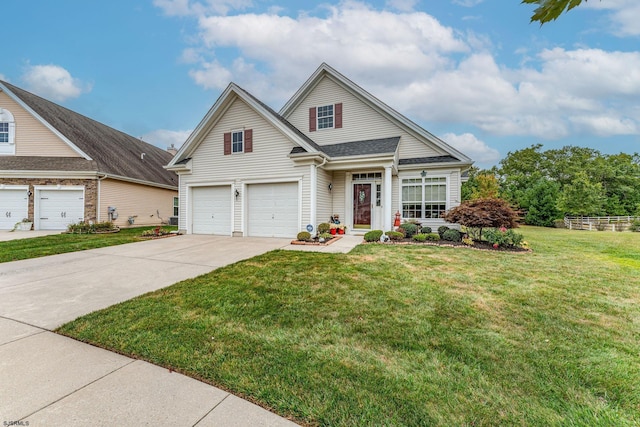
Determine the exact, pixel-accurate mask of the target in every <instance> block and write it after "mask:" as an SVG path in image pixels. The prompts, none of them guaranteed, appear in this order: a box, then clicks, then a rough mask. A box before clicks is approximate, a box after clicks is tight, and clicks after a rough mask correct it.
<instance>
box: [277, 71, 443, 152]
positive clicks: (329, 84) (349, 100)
mask: <svg viewBox="0 0 640 427" xmlns="http://www.w3.org/2000/svg"><path fill="white" fill-rule="evenodd" d="M340 102H341V103H342V128H341V129H319V130H317V131H315V132H309V108H311V107H318V106H322V105H329V104H337V103H340ZM287 120H289V122H291V124H293V125H294V126H296V127H297V128H298V129H300V130H301V131H302V132H304V133H305V134H306V135H307V136H309V137H310V138H311V139H313V140H314V141H315V142H316V143H318V144H319V145H327V144H336V143H341V142H350V141H363V140H367V139H378V138H387V137H395V136H400V148H399V154H400V158H401V159H408V158H414V157H430V156H440V155H445V154H447V153H445V152H443V151H442V150H440V149H438V148H437V147H435V146H433V145H431V144H429V145H427V144H425V143H424V142H422V141H420V140H418V139H417V138H416V137H415V136H414V135H412V134H410V133H409V132H407V131H406V130H404V129H403V128H401V127H399V126H397V125H396V124H394V123H393V122H392V121H390V120H389V119H387V118H385V116H383V115H381V114H380V113H379V112H377V111H376V110H374V109H373V108H371V107H369V106H368V105H367V104H365V103H364V102H363V101H361V100H360V99H359V98H357V97H356V96H355V95H353V94H352V93H351V92H349V91H347V90H346V89H344V88H343V87H342V86H341V85H340V84H338V83H336V82H335V81H334V80H332V79H331V78H329V77H324V78H323V79H322V80H321V81H320V82H319V83H318V85H317V86H316V87H315V88H314V89H313V91H311V93H310V94H309V95H308V96H307V97H306V98H305V99H304V100H303V101H302V102H301V103H300V105H299V106H298V107H297V108H296V109H295V110H294V111H293V112H292V113H291V114H290V116H289V117H287Z"/></svg>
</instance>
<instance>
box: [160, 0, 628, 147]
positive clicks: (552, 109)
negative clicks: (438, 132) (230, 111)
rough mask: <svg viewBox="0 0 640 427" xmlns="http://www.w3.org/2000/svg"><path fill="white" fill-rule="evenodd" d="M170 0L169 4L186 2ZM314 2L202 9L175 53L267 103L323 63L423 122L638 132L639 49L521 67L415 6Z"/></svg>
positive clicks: (557, 55)
mask: <svg viewBox="0 0 640 427" xmlns="http://www.w3.org/2000/svg"><path fill="white" fill-rule="evenodd" d="M159 1H161V0H156V4H157V3H158V2H159ZM162 1H164V2H166V1H168V0H162ZM174 2H175V3H176V4H177V5H176V6H175V7H176V8H177V9H176V10H178V9H179V7H184V5H185V4H186V5H188V6H189V7H191V8H193V7H195V6H194V5H196V3H193V4H189V3H185V2H184V1H182V3H181V2H180V0H175V1H174ZM610 2H611V4H612V5H618V6H617V7H621V5H623V4H624V5H627V6H628V5H631V6H633V4H632V3H629V2H628V1H627V0H610ZM411 3H412V1H409V2H407V3H402V4H404V5H409V4H411ZM464 3H465V5H467V6H473V5H474V4H477V2H475V1H468V2H464ZM595 3H600V2H595ZM603 3H604V2H603ZM235 4H236V6H238V5H240V4H243V2H236V3H235ZM391 4H392V3H391V2H388V5H391ZM393 4H395V5H396V6H397V5H401V3H393ZM588 4H592V2H588ZM201 5H205V3H202V4H201ZM206 5H209V6H210V5H211V4H210V3H206ZM323 7H324V9H321V12H318V11H317V10H316V12H318V13H316V14H315V15H311V14H300V15H298V16H296V17H290V16H280V15H277V14H276V13H271V12H270V13H264V14H255V13H245V14H236V15H233V16H220V15H215V14H214V15H212V14H211V13H213V12H204V11H202V10H201V11H200V14H199V15H198V29H199V33H198V34H197V39H198V40H199V42H198V43H196V45H194V46H192V47H189V48H188V49H186V50H185V52H184V54H183V58H182V60H183V61H184V62H187V63H191V64H194V67H193V69H192V70H191V71H190V75H191V77H192V78H193V80H194V81H195V82H196V83H197V84H199V85H201V86H202V87H205V88H207V89H213V90H221V89H223V88H225V87H226V86H227V84H228V83H229V82H230V81H234V82H236V83H238V84H240V85H241V86H243V87H245V88H246V89H248V90H249V91H251V92H253V93H254V94H255V95H256V96H258V97H259V98H261V99H263V100H264V101H265V102H267V103H268V104H270V105H272V106H274V107H277V106H279V105H281V103H282V102H284V101H285V100H287V99H288V98H289V97H290V96H291V95H292V94H293V93H294V91H295V90H296V89H297V88H298V87H299V86H300V85H301V84H302V83H303V82H304V79H306V78H307V77H308V76H309V75H310V74H311V72H313V70H315V69H316V67H317V66H318V65H319V64H320V63H322V62H327V63H329V64H330V65H332V66H334V67H335V68H336V69H338V70H339V71H341V72H342V73H344V74H345V75H346V76H348V77H349V78H351V79H352V80H353V81H355V82H357V83H358V84H359V85H361V86H362V87H364V88H365V89H366V90H368V91H369V92H371V93H373V94H374V95H376V96H377V97H379V98H380V99H381V100H383V101H384V102H386V103H387V104H389V105H390V106H392V107H394V108H396V109H397V110H399V111H400V112H402V113H403V114H406V115H407V116H408V117H410V118H412V119H418V120H420V121H422V122H430V123H434V122H440V123H452V124H455V123H462V124H464V125H465V126H467V127H468V126H475V127H477V128H478V129H480V130H482V131H483V132H485V133H488V134H493V135H504V136H506V135H518V136H535V137H539V138H544V139H557V138H562V137H566V136H569V135H572V134H594V135H628V134H640V108H637V107H636V104H637V102H636V100H637V99H638V97H639V96H640V52H609V51H604V50H601V49H589V48H584V49H573V50H566V49H561V48H556V49H548V50H543V51H540V52H535V51H532V50H527V52H526V53H527V59H526V61H525V62H524V63H523V64H521V65H519V66H516V67H507V66H504V65H502V64H499V63H498V62H496V56H494V55H493V54H492V50H493V49H494V47H493V46H492V43H491V40H490V39H488V38H487V36H486V35H482V34H474V33H471V32H467V33H462V32H460V31H456V30H455V29H453V28H451V27H447V26H444V25H442V24H441V23H440V22H439V21H438V20H436V19H435V18H433V17H432V16H430V15H428V14H427V13H424V12H418V11H412V12H402V13H400V12H393V11H390V10H379V9H375V8H373V7H372V6H370V5H368V4H365V3H362V2H358V1H353V0H347V1H343V2H341V3H338V4H337V5H325V6H323ZM612 7H613V6H612ZM190 10H193V9H190ZM616 10H618V9H616ZM619 10H622V9H619ZM248 28H250V29H251V31H247V29H248ZM311 47H312V48H311ZM223 53H224V55H223ZM229 54H231V55H229ZM229 56H231V57H232V59H230V60H229V59H223V58H227V57H229ZM476 145H477V144H476Z"/></svg>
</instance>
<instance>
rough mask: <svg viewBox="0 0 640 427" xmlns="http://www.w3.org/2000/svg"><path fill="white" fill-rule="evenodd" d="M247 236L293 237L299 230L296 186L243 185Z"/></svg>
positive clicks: (294, 184)
mask: <svg viewBox="0 0 640 427" xmlns="http://www.w3.org/2000/svg"><path fill="white" fill-rule="evenodd" d="M247 197H248V202H247V211H248V212H247V214H248V216H247V223H248V224H247V225H248V230H247V231H248V234H249V236H260V237H295V236H296V234H297V233H298V231H299V226H298V223H299V219H298V218H299V216H298V209H299V207H298V206H299V204H298V183H297V182H285V183H277V184H251V185H248V186H247Z"/></svg>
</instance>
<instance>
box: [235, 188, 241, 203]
mask: <svg viewBox="0 0 640 427" xmlns="http://www.w3.org/2000/svg"><path fill="white" fill-rule="evenodd" d="M235 194H236V200H238V196H239V195H240V192H239V191H238V189H237V188H236V193H235Z"/></svg>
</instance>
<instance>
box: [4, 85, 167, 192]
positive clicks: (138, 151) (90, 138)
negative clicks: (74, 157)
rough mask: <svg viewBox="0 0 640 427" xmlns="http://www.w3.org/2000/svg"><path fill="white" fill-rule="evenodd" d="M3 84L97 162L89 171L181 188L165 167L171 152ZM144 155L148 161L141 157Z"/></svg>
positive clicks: (63, 163)
mask: <svg viewBox="0 0 640 427" xmlns="http://www.w3.org/2000/svg"><path fill="white" fill-rule="evenodd" d="M2 84H3V85H5V86H6V87H7V88H8V89H9V90H10V91H11V92H12V93H13V94H14V95H16V96H17V97H18V98H20V99H21V100H22V101H23V102H24V103H25V104H26V105H28V106H29V107H30V108H31V109H33V110H34V111H35V112H36V113H38V114H39V115H40V117H42V118H43V119H44V120H45V121H47V122H48V123H49V124H50V125H51V126H53V127H54V128H56V129H57V130H58V131H59V132H60V133H61V134H63V135H64V136H65V137H66V138H67V139H69V140H70V141H71V142H73V143H74V144H75V145H76V146H77V147H78V148H79V149H81V150H82V151H84V152H85V153H87V154H88V155H89V156H90V157H91V158H92V159H93V160H94V161H93V162H92V169H89V170H93V171H98V172H101V173H107V174H112V175H119V176H123V177H127V178H133V179H137V180H141V181H148V182H152V183H157V184H163V185H171V186H177V185H178V177H177V175H176V174H175V173H174V172H171V171H168V170H166V169H164V168H163V166H164V165H166V164H167V163H169V161H170V160H171V159H172V157H173V156H172V155H171V154H170V153H169V152H167V151H165V150H162V149H160V148H158V147H156V146H153V145H151V144H148V143H146V142H144V141H142V140H140V139H138V138H135V137H133V136H131V135H127V134H126V133H124V132H121V131H119V130H116V129H113V128H111V127H109V126H107V125H104V124H102V123H100V122H97V121H95V120H93V119H90V118H88V117H85V116H83V115H81V114H78V113H76V112H74V111H71V110H69V109H67V108H65V107H62V106H60V105H57V104H54V103H53V102H51V101H47V100H46V99H44V98H41V97H39V96H37V95H34V94H32V93H30V92H27V91H25V90H23V89H20V88H18V87H16V86H13V85H11V84H9V83H6V82H4V81H3V82H2ZM142 153H144V159H142V158H141V155H142ZM31 162H33V160H31ZM25 163H29V160H26V161H25ZM71 163H72V162H68V163H65V162H62V163H60V164H59V166H61V167H63V166H65V165H67V166H70V167H71ZM74 165H75V164H74ZM63 170H66V169H63ZM69 170H76V169H69Z"/></svg>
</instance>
